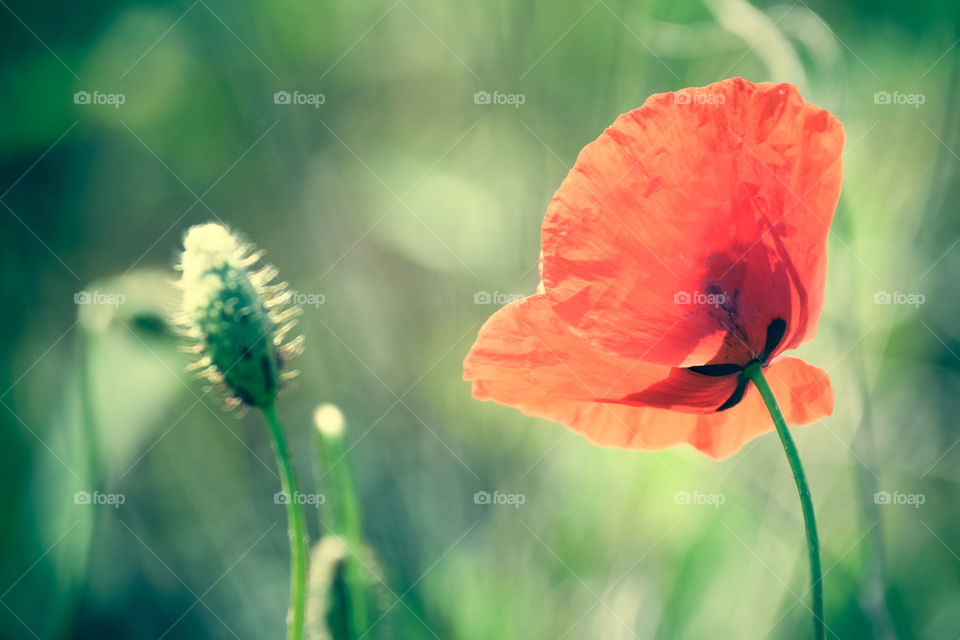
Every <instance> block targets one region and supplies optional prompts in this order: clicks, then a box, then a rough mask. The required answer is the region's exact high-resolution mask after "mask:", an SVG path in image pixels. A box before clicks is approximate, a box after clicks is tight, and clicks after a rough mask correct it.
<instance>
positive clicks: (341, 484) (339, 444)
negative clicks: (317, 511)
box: [317, 433, 368, 637]
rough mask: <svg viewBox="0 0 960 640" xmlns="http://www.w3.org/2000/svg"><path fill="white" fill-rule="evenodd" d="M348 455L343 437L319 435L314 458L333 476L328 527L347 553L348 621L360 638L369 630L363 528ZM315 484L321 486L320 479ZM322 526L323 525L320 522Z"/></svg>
mask: <svg viewBox="0 0 960 640" xmlns="http://www.w3.org/2000/svg"><path fill="white" fill-rule="evenodd" d="M348 453H349V452H348V450H347V449H346V447H345V445H344V441H343V435H342V434H339V435H328V434H324V433H321V434H319V437H318V438H317V458H318V460H319V461H320V464H319V465H318V469H329V471H328V473H330V474H331V475H332V476H333V479H332V482H330V484H329V485H328V486H331V487H336V489H337V490H336V491H335V492H329V493H331V494H332V495H328V496H327V498H328V502H331V503H332V504H331V505H330V519H331V520H332V525H330V528H331V529H332V530H333V532H334V533H335V534H337V535H341V536H343V537H344V539H345V540H346V541H347V545H348V547H349V551H350V557H349V558H348V560H347V569H346V573H347V582H348V584H349V585H350V609H351V611H350V618H351V623H352V627H353V633H354V634H355V635H356V637H359V636H361V635H363V634H365V633H366V632H367V629H368V627H367V624H368V622H367V621H368V618H367V600H366V591H365V587H364V583H363V575H362V567H361V566H360V558H359V554H360V553H362V548H363V525H362V523H361V519H360V505H359V503H358V502H357V494H356V489H355V488H354V482H353V471H352V469H351V468H350V457H349V455H348ZM318 473H319V471H318ZM317 484H318V485H319V484H320V478H318V481H317ZM321 526H323V523H322V522H321Z"/></svg>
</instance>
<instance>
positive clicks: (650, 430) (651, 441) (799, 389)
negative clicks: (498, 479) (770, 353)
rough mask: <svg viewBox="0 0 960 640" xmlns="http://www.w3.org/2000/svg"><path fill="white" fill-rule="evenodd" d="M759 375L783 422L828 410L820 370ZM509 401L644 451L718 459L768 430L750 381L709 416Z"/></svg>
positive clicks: (778, 365)
mask: <svg viewBox="0 0 960 640" xmlns="http://www.w3.org/2000/svg"><path fill="white" fill-rule="evenodd" d="M765 375H766V377H767V381H768V382H769V384H770V387H771V389H772V390H773V392H774V395H775V396H776V398H777V401H778V402H779V404H780V408H781V410H782V411H783V415H784V417H785V419H786V420H787V423H788V424H792V425H799V424H809V423H810V422H813V421H815V420H818V419H820V418H823V417H825V416H828V415H830V413H832V411H833V389H832V388H831V387H830V380H829V378H828V377H827V374H826V373H825V372H824V371H822V370H821V369H818V368H817V367H813V366H810V365H808V364H806V363H805V362H803V361H802V360H798V359H796V358H781V359H779V360H777V362H775V363H774V364H772V365H770V366H769V367H767V369H766V370H765ZM511 404H514V406H516V407H517V408H519V409H520V410H522V411H523V412H524V413H525V414H527V415H530V416H537V417H541V418H547V419H550V420H554V421H557V422H560V423H563V424H565V425H567V426H568V427H570V428H571V429H573V430H574V431H577V432H579V433H581V434H583V435H585V436H586V437H587V438H588V439H590V440H591V441H592V442H593V443H594V444H597V445H600V446H606V447H618V448H621V449H643V450H647V451H650V450H657V449H663V448H666V447H671V446H674V445H678V444H684V443H686V444H690V445H692V446H694V447H696V448H697V449H699V450H700V451H702V452H704V453H706V454H707V455H709V456H710V457H712V458H715V459H718V460H719V459H723V458H726V457H728V456H731V455H733V454H734V453H736V452H737V451H738V450H739V449H740V447H742V446H743V445H744V444H745V443H746V442H748V441H750V440H752V439H753V438H755V437H757V436H759V435H762V434H764V433H767V432H768V431H772V430H773V422H772V420H771V419H770V414H769V413H768V412H767V410H766V407H765V406H764V404H763V400H762V398H761V397H760V393H759V392H758V391H757V389H756V388H755V387H754V386H753V385H752V384H751V385H750V388H749V390H748V391H747V394H746V396H745V397H744V399H743V401H741V402H740V404H738V405H736V406H735V407H733V408H731V409H728V410H727V411H723V412H721V413H711V414H693V413H681V412H677V411H669V410H665V409H655V408H645V407H631V406H626V405H622V404H608V403H599V402H585V401H569V400H563V399H548V398H534V397H527V398H522V399H517V400H516V402H513V403H511Z"/></svg>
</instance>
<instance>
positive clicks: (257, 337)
mask: <svg viewBox="0 0 960 640" xmlns="http://www.w3.org/2000/svg"><path fill="white" fill-rule="evenodd" d="M183 247H184V249H183V258H182V261H181V264H180V269H181V270H182V272H183V275H182V277H181V279H180V287H181V289H182V290H183V305H182V308H181V313H180V318H179V320H180V325H181V327H182V329H183V331H184V333H185V334H186V335H187V336H188V337H189V338H191V339H193V340H195V341H196V343H195V344H194V345H191V346H189V347H187V349H186V350H188V351H190V352H192V353H196V354H197V355H199V359H198V360H197V361H196V362H195V363H194V364H193V365H191V368H192V369H197V370H198V371H200V373H201V374H202V375H203V376H204V377H206V378H207V379H208V380H209V381H210V382H212V383H213V384H214V386H216V387H219V388H221V389H223V390H224V391H225V392H226V394H227V396H228V399H227V407H228V408H231V409H232V408H239V407H241V406H242V405H249V406H255V407H266V406H269V405H270V404H272V403H273V401H274V398H275V397H276V395H277V392H278V391H279V389H280V386H281V383H282V381H283V380H285V379H286V378H288V377H290V376H291V375H292V372H289V371H285V370H284V368H285V367H284V365H285V364H286V362H287V361H288V360H289V359H290V358H291V357H292V356H294V355H296V353H297V352H299V350H300V349H301V339H300V338H295V339H293V340H292V341H290V342H289V343H284V339H285V337H286V335H287V334H288V333H289V331H290V330H291V329H292V328H293V325H294V324H295V323H296V320H295V319H296V317H297V315H299V309H298V308H297V307H294V306H289V304H288V303H289V300H290V296H289V294H288V292H287V288H286V283H276V284H272V281H273V279H274V278H275V277H276V276H277V270H276V269H274V268H273V267H272V266H270V265H261V266H260V267H259V268H256V265H257V263H259V261H260V258H261V257H262V254H261V253H260V252H258V251H256V250H255V249H254V247H252V246H251V245H249V244H246V243H243V242H241V241H240V240H239V239H238V238H237V236H236V235H235V234H234V233H233V232H231V231H230V229H228V228H227V227H225V226H223V225H220V224H216V223H208V224H202V225H197V226H195V227H191V228H190V230H189V231H188V232H187V235H186V237H185V238H184V241H183Z"/></svg>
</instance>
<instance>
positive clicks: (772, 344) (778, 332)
mask: <svg viewBox="0 0 960 640" xmlns="http://www.w3.org/2000/svg"><path fill="white" fill-rule="evenodd" d="M786 330H787V321H786V320H784V319H783V318H774V320H773V321H772V322H770V324H769V325H767V342H766V344H764V345H763V353H761V354H760V362H763V363H766V361H767V358H769V357H770V354H771V353H773V350H774V349H776V348H777V347H778V346H779V345H780V341H781V340H782V339H783V334H784V333H785V332H786Z"/></svg>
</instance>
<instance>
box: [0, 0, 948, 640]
mask: <svg viewBox="0 0 960 640" xmlns="http://www.w3.org/2000/svg"><path fill="white" fill-rule="evenodd" d="M0 5H2V6H0V16H2V23H0V24H2V39H3V45H2V46H3V50H4V55H3V58H2V61H0V87H2V92H3V118H0V173H2V178H0V204H2V205H3V206H2V208H0V261H2V272H0V273H2V277H0V283H2V284H0V286H2V300H3V301H4V312H3V313H2V314H0V335H2V336H3V338H2V340H0V405H2V406H0V486H2V492H0V514H2V523H3V526H2V527H0V604H2V605H3V606H2V607H0V637H3V638H42V639H44V640H46V639H48V638H50V639H54V638H78V639H79V638H136V639H141V638H143V639H152V640H157V639H159V638H234V637H237V638H278V637H280V636H281V633H282V628H283V618H284V615H285V609H286V600H287V588H288V584H287V579H288V556H287V547H286V545H287V540H286V533H285V526H286V525H285V513H284V510H283V507H282V506H281V505H277V504H275V503H274V501H273V494H274V492H275V491H277V490H278V489H279V483H278V481H277V479H276V475H275V471H274V461H273V454H272V452H271V450H270V445H269V441H268V439H267V430H266V428H265V427H264V424H263V421H262V418H261V416H259V415H258V414H255V413H251V414H249V415H248V416H246V417H245V418H244V419H242V420H237V419H236V418H235V417H233V416H232V415H228V414H226V413H224V412H223V411H222V410H221V407H220V404H221V403H220V400H219V398H218V397H216V394H209V395H205V394H204V389H203V384H202V383H201V382H200V381H198V380H195V379H193V378H191V377H190V376H189V375H188V374H186V373H184V366H185V364H186V363H187V362H188V359H187V356H185V355H183V354H180V353H178V352H177V350H176V346H177V340H176V338H174V337H173V336H172V335H171V334H170V333H169V331H168V327H167V326H166V325H165V323H164V321H163V313H164V311H165V310H166V309H168V308H172V307H174V306H175V305H176V294H175V292H174V290H173V289H172V288H171V287H170V285H169V281H170V280H172V279H174V278H175V277H176V273H175V272H174V271H173V269H172V267H171V265H172V263H173V261H174V260H175V258H176V254H177V250H178V248H179V243H180V240H181V238H182V235H183V233H184V232H185V230H186V229H187V228H188V227H189V226H190V225H192V224H196V223H200V222H205V221H209V220H222V221H224V222H226V223H228V224H230V225H232V226H234V227H235V228H237V229H239V230H240V231H242V232H243V233H244V234H245V235H246V236H247V237H248V238H249V239H251V240H252V241H254V242H256V243H257V244H258V245H259V246H260V247H261V248H263V249H265V250H266V251H267V252H268V258H269V259H270V260H271V261H272V262H273V263H274V264H275V265H276V266H277V267H278V268H279V269H280V271H281V275H282V277H283V278H284V279H286V280H287V281H289V282H290V284H291V286H292V287H293V288H294V289H295V290H296V291H298V292H301V293H304V294H315V298H314V299H315V300H317V301H321V300H322V302H323V304H316V305H313V306H306V307H305V312H304V315H303V319H302V324H301V331H302V333H303V334H304V335H305V336H306V340H307V349H306V352H305V354H304V355H303V356H302V357H301V358H300V359H299V360H298V362H297V367H298V368H299V369H300V370H301V375H300V377H299V379H298V380H297V382H296V384H295V385H294V387H293V388H291V389H290V391H289V392H288V393H287V394H286V395H285V396H284V398H283V399H282V402H281V404H280V407H279V410H280V414H281V416H282V417H283V418H284V419H285V420H286V422H287V426H288V429H289V430H290V432H291V439H292V443H293V446H294V449H295V457H296V461H297V464H298V468H299V470H300V475H301V482H302V484H303V485H306V486H305V489H307V490H316V491H321V492H323V491H329V490H330V488H329V487H328V486H326V484H325V483H326V481H327V480H328V479H329V478H326V479H324V481H322V482H321V483H320V486H318V487H316V488H315V486H316V485H315V482H314V481H313V478H314V475H313V474H312V473H311V467H312V466H315V461H314V460H313V452H314V446H313V439H314V432H313V428H312V426H311V416H312V413H313V409H314V407H315V406H316V405H317V404H318V403H321V402H333V403H335V404H337V405H339V406H340V407H341V408H342V410H343V412H344V413H345V414H346V416H347V420H348V429H349V431H348V433H347V441H348V444H349V445H351V447H352V448H351V451H350V456H351V464H352V466H353V469H354V471H355V473H356V481H357V486H358V491H359V495H360V499H361V503H362V514H363V518H364V522H365V530H366V533H367V537H368V541H369V544H370V547H371V549H372V550H373V553H374V554H375V557H376V560H375V566H374V561H372V560H371V565H370V566H371V570H372V572H373V573H375V575H376V577H377V578H378V579H379V580H382V582H380V581H379V580H377V584H378V589H377V600H378V603H377V612H376V615H375V617H377V618H379V617H381V616H382V619H381V620H380V621H379V622H378V623H377V624H376V625H375V626H374V628H373V630H372V631H371V633H370V634H369V635H368V636H367V637H369V638H417V639H419V638H442V639H444V640H446V639H448V638H449V639H454V638H455V639H462V640H473V639H478V640H479V639H489V638H537V639H541V638H542V639H554V640H555V639H561V638H571V639H572V638H590V639H593V638H611V639H619V638H624V639H628V638H639V639H656V640H663V639H668V638H707V637H710V638H805V637H808V634H809V628H810V620H809V618H810V613H809V611H808V609H807V607H808V595H807V586H808V585H807V580H808V577H807V576H808V573H807V571H808V569H807V565H806V555H805V548H804V540H803V533H802V525H801V519H800V510H799V508H798V503H797V497H796V493H795V488H794V486H793V480H792V478H791V476H790V474H789V471H788V467H787V464H786V461H785V459H784V457H783V453H782V450H781V448H780V444H779V442H778V441H777V439H776V438H775V437H774V436H771V435H768V436H765V437H763V438H760V439H758V440H756V441H754V442H752V443H750V444H748V445H747V446H746V447H745V448H744V449H743V450H742V451H741V452H739V453H738V454H737V455H736V456H734V457H732V458H730V459H728V460H726V461H723V462H720V463H717V462H713V461H711V460H709V459H707V458H706V457H704V456H702V455H700V454H697V453H695V452H694V451H692V450H690V449H686V448H684V449H677V450H671V451H665V452H660V453H635V452H622V451H614V450H603V449H599V448H595V447H593V446H591V445H590V444H589V443H588V442H587V441H586V440H584V439H582V438H581V437H579V436H577V435H575V434H572V433H570V432H568V431H567V430H566V429H564V428H563V427H560V426H558V425H554V424H551V423H548V422H545V421H540V420H534V419H529V418H526V417H524V416H522V415H521V414H520V413H519V412H516V411H514V410H512V409H508V408H504V407H498V406H494V405H492V404H480V403H477V402H474V401H473V400H472V399H471V397H470V389H469V385H468V384H466V383H464V382H463V381H462V380H461V362H462V359H463V356H464V355H465V353H466V351H467V349H468V348H469V346H470V344H471V343H472V340H473V338H474V337H475V335H476V331H477V329H478V328H479V326H480V324H481V323H482V321H483V320H484V319H485V318H486V317H488V316H489V315H490V314H491V313H492V312H493V311H494V310H495V309H496V307H497V305H496V300H497V299H500V298H502V297H503V295H502V294H506V295H512V294H527V293H530V292H532V291H533V289H534V288H535V286H536V284H537V271H536V263H537V257H538V253H539V227H540V223H541V221H542V216H543V212H544V210H545V207H546V205H547V203H548V202H549V200H550V198H551V196H552V194H553V191H554V189H556V187H557V186H558V185H559V184H560V182H561V180H562V179H563V177H564V175H565V173H566V172H567V170H568V169H569V167H570V166H571V165H572V163H573V161H574V159H575V157H576V154H577V152H578V150H579V149H580V148H581V147H583V145H585V144H586V143H587V142H589V141H591V140H592V139H594V138H595V137H596V136H597V135H599V134H600V132H601V131H602V130H603V128H604V127H606V126H607V125H609V124H610V123H611V122H612V121H613V120H614V118H615V117H616V116H617V115H618V114H620V113H621V112H624V111H627V110H630V109H632V108H634V107H637V106H639V105H640V104H641V103H642V102H643V101H644V99H645V98H646V97H647V96H648V95H650V94H651V93H655V92H659V91H668V90H673V89H677V88H682V87H686V86H697V85H704V84H708V83H710V82H713V81H716V80H719V79H721V78H725V77H730V76H734V75H742V76H744V77H746V78H748V79H751V80H755V81H759V80H776V81H788V82H793V83H795V84H797V85H798V86H799V87H800V88H801V91H802V92H803V94H804V96H805V97H806V98H807V99H808V100H810V101H811V102H815V103H816V104H819V105H821V106H824V107H826V108H828V109H830V110H831V111H832V112H833V113H835V114H836V115H837V116H838V117H839V118H840V119H841V120H842V121H843V123H844V125H845V127H846V131H847V146H846V153H845V184H844V192H843V196H842V198H841V201H840V205H839V208H838V211H837V217H836V221H835V224H834V228H833V233H832V234H831V238H830V276H829V281H828V292H827V302H826V306H825V308H824V312H823V319H822V321H821V324H820V331H819V336H818V338H817V340H816V341H814V342H813V343H811V344H809V345H807V346H805V347H804V349H803V350H802V351H801V352H800V355H802V356H803V357H805V358H806V359H807V360H808V361H809V362H811V363H813V364H816V365H818V366H821V367H823V368H825V369H827V370H828V371H829V373H830V375H831V378H832V381H833V385H834V388H835V390H836V398H837V401H836V407H837V408H836V411H835V413H834V415H833V416H832V417H830V418H828V419H826V420H824V421H822V422H820V423H818V424H816V425H814V426H811V427H804V428H799V429H797V430H796V438H797V441H798V445H799V447H800V450H801V453H802V456H803V459H804V461H805V464H806V466H807V469H808V473H809V475H810V477H811V484H812V489H813V493H814V498H815V500H816V503H817V509H818V518H819V521H820V527H821V538H822V540H823V544H824V552H823V553H824V567H825V570H826V572H827V575H826V578H825V580H826V608H827V614H828V616H827V623H828V626H829V628H830V637H831V638H843V639H847V638H884V639H888V638H923V639H935V638H944V639H947V638H957V637H958V636H960V516H958V510H957V498H958V482H960V475H958V472H957V467H958V463H960V447H958V446H956V445H957V442H958V441H957V438H958V437H960V433H958V429H957V419H956V416H957V409H958V404H960V393H958V374H960V325H958V322H957V318H958V317H960V297H958V295H957V286H956V282H957V273H958V268H960V247H958V246H957V245H958V242H960V240H958V239H960V216H958V205H957V202H958V200H960V186H958V185H960V182H958V181H957V176H958V172H960V155H958V154H960V82H958V80H960V44H958V37H960V33H958V32H960V7H958V5H957V3H956V2H951V1H945V2H931V3H900V2H893V1H881V2H866V1H862V0H857V1H852V2H851V1H841V2H820V1H818V2H809V3H807V2H804V1H798V2H795V3H792V4H791V3H789V2H788V3H784V4H768V3H759V4H755V5H750V4H747V3H746V2H743V1H742V0H705V1H704V2H684V3H674V2H666V1H655V2H644V3H630V2H624V1H621V0H597V1H596V2H589V1H583V2H573V3H555V2H545V1H538V2H524V1H514V2H508V1H507V0H497V1H494V0H491V1H487V2H482V3H454V2H443V3H440V2H427V1H425V0H398V1H397V2H394V3H390V2H383V3H379V2H308V1H306V0H279V1H276V2H269V3H235V2H226V1H225V0H197V1H196V2H192V3H191V2H190V0H186V1H184V2H155V3H136V2H110V1H104V0H95V1H93V2H87V3H68V2H48V3H32V2H26V1H25V0H2V1H0ZM884 91H885V92H888V93H889V94H890V95H891V96H892V98H891V101H890V102H891V103H890V104H884V102H885V100H884V99H883V96H882V94H881V95H880V96H877V95H876V94H878V92H884ZM83 92H85V93H83ZM278 92H287V94H289V97H290V99H289V102H288V101H287V100H286V96H285V95H284V94H283V93H279V94H278ZM297 92H298V93H297ZM478 92H488V93H490V94H491V96H494V99H492V100H491V104H483V102H484V99H483V94H479V95H478ZM494 92H499V94H503V95H507V96H516V95H519V96H522V97H519V98H514V99H509V100H508V99H506V98H503V99H502V100H504V101H507V102H513V103H518V102H522V104H496V102H497V99H496V98H495V95H494ZM319 96H322V98H321V97H319ZM898 96H900V97H899V98H898ZM903 96H907V97H908V98H906V99H905V98H903ZM910 96H914V98H913V99H912V102H913V103H916V102H919V101H920V100H918V99H917V98H916V96H922V104H919V105H917V104H903V103H901V104H898V103H897V101H898V100H900V101H901V102H903V101H904V100H907V101H908V102H909V101H911V100H910V98H909V97H910ZM120 102H122V104H117V103H120ZM298 102H302V104H298ZM311 102H312V103H313V104H311ZM321 102H322V104H320V103H321ZM478 103H479V104H478ZM80 292H87V293H88V294H89V301H90V304H77V303H76V301H81V302H82V301H83V296H82V295H80V297H77V296H78V294H80ZM482 292H489V293H490V294H494V293H496V294H497V295H491V298H492V299H493V303H492V304H483V301H484V296H483V295H482ZM885 292H886V293H889V294H891V301H892V303H891V304H882V303H883V302H884V297H883V294H884V293H885ZM111 294H112V295H117V294H119V295H123V296H124V304H122V305H118V306H114V305H112V304H111V299H110V298H109V296H110V295H111ZM477 294H481V295H479V296H478V297H477V298H476V300H475V296H477ZM908 295H913V296H914V297H913V298H909V299H908V298H906V297H905V296H908ZM918 296H922V299H921V298H920V297H918ZM908 300H909V301H912V302H913V304H906V303H905V302H907V301H908ZM477 301H479V302H481V303H480V304H478V303H477ZM878 302H879V303H878ZM82 491H87V492H90V493H91V494H92V492H95V491H96V492H100V494H101V495H108V496H122V500H123V504H120V505H109V504H77V503H76V501H75V496H76V494H77V492H82ZM479 491H487V492H490V493H493V492H495V491H499V492H501V493H503V494H520V495H522V496H523V504H522V505H520V506H518V507H514V506H507V505H485V504H476V502H475V500H474V494H475V493H476V492H479ZM683 492H686V494H688V495H690V496H699V495H703V496H708V498H707V500H708V501H713V502H719V501H721V498H722V504H720V505H708V504H682V503H683V502H684V500H683V499H682V495H684V493H683ZM878 492H880V493H879V497H875V496H876V495H877V494H878ZM882 492H886V494H884V493H882ZM678 494H680V497H678ZM887 494H889V496H890V504H883V503H884V502H885V500H884V499H883V496H884V495H887ZM711 497H712V498H711ZM692 502H697V500H696V499H694V500H692ZM919 502H922V504H917V503H919ZM316 515H317V514H316V513H314V512H313V511H311V512H310V513H308V518H309V520H310V528H311V537H312V538H313V539H317V538H318V537H319V536H320V535H321V534H323V533H326V529H325V528H326V527H327V526H328V524H327V523H323V524H321V522H320V519H318V518H317V517H316ZM321 515H322V512H321Z"/></svg>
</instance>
